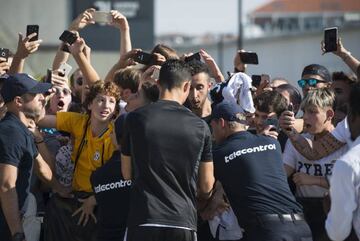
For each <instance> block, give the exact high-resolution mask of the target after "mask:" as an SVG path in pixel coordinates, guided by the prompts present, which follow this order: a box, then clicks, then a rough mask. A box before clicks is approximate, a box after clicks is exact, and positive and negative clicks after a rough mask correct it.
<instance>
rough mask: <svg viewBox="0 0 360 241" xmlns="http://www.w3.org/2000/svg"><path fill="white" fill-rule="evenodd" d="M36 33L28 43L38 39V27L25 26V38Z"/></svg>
mask: <svg viewBox="0 0 360 241" xmlns="http://www.w3.org/2000/svg"><path fill="white" fill-rule="evenodd" d="M33 33H36V36H34V37H32V38H30V39H29V42H32V41H36V40H38V39H39V25H27V26H26V36H29V35H30V34H33Z"/></svg>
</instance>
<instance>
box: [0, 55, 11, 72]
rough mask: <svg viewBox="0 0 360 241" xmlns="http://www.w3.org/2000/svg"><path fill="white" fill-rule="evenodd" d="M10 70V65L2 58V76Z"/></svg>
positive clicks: (0, 70)
mask: <svg viewBox="0 0 360 241" xmlns="http://www.w3.org/2000/svg"><path fill="white" fill-rule="evenodd" d="M9 69H10V64H9V63H8V62H7V61H6V59H5V58H1V57H0V75H3V74H5V73H6V72H7V71H8V70H9Z"/></svg>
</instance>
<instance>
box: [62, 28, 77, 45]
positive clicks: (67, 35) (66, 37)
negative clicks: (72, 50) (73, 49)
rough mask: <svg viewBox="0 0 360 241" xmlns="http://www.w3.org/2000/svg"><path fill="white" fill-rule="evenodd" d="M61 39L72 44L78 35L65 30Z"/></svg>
mask: <svg viewBox="0 0 360 241" xmlns="http://www.w3.org/2000/svg"><path fill="white" fill-rule="evenodd" d="M59 39H60V40H61V41H63V42H65V43H68V44H69V45H72V44H73V43H74V42H75V41H76V39H77V36H76V34H74V33H72V32H70V31H68V30H65V31H64V32H63V33H62V34H61V36H60V37H59Z"/></svg>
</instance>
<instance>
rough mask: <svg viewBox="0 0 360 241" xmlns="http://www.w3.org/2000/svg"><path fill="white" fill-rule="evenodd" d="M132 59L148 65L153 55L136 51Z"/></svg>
mask: <svg viewBox="0 0 360 241" xmlns="http://www.w3.org/2000/svg"><path fill="white" fill-rule="evenodd" d="M134 60H135V62H138V63H139V64H145V65H150V64H151V63H152V62H153V60H154V56H153V55H152V54H149V53H146V52H142V51H140V52H137V53H136V55H135V56H134Z"/></svg>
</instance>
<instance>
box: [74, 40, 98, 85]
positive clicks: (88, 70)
mask: <svg viewBox="0 0 360 241" xmlns="http://www.w3.org/2000/svg"><path fill="white" fill-rule="evenodd" d="M84 48H85V40H84V39H83V38H78V39H77V40H76V41H75V43H74V44H72V45H71V46H70V47H69V50H70V52H71V54H72V55H73V57H74V59H75V61H76V63H77V64H78V66H79V68H80V70H81V72H82V73H83V75H84V79H85V81H86V82H87V83H86V84H87V85H89V86H92V85H93V84H94V83H95V82H96V81H98V80H100V76H99V75H98V73H97V72H96V70H95V69H94V68H93V66H92V65H91V63H90V61H89V59H88V58H87V57H86V56H85V54H84V52H83V51H84Z"/></svg>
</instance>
